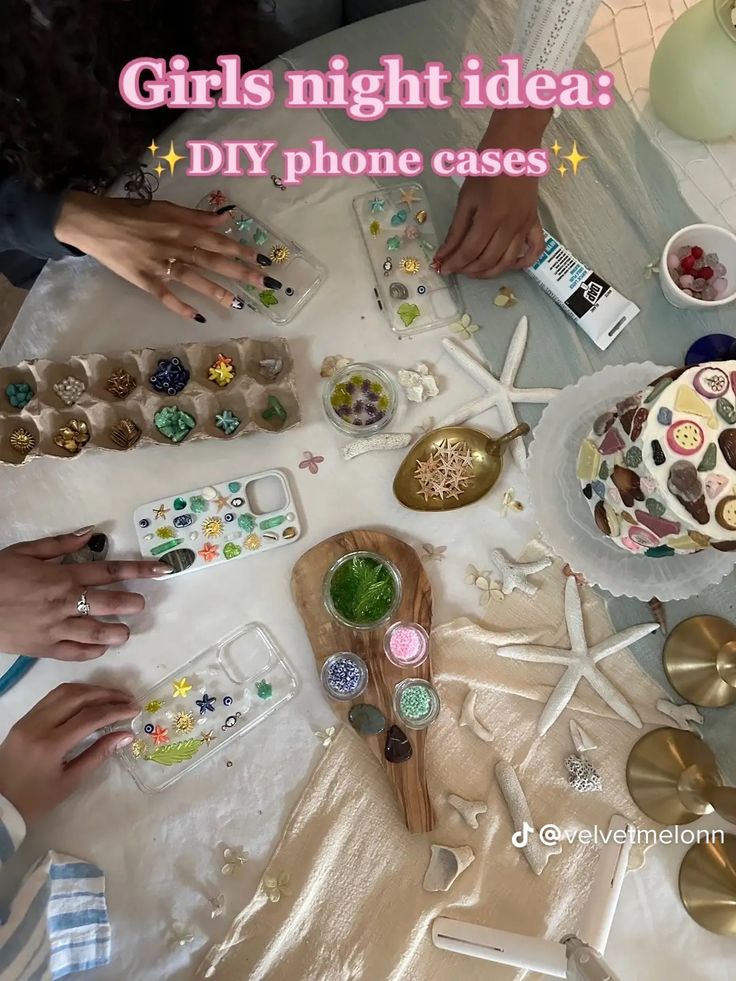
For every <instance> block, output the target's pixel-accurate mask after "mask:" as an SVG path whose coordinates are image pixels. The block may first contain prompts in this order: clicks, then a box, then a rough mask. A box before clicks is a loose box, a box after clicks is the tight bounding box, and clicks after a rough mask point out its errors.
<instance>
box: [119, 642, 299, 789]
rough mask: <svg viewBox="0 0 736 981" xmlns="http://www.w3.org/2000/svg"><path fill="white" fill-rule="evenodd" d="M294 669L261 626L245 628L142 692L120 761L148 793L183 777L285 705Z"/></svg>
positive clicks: (293, 689)
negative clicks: (139, 709)
mask: <svg viewBox="0 0 736 981" xmlns="http://www.w3.org/2000/svg"><path fill="white" fill-rule="evenodd" d="M298 689H299V680H298V678H297V676H296V674H295V672H294V669H293V668H292V667H291V665H290V664H289V663H288V662H287V660H286V658H285V657H284V656H283V654H282V653H281V652H280V651H279V649H278V648H277V647H276V644H275V643H274V641H273V640H272V638H271V637H270V636H269V634H268V633H267V632H266V630H265V629H264V628H263V627H262V626H260V625H259V624H257V623H249V624H246V625H245V626H243V627H239V628H237V629H236V630H234V631H233V632H232V633H230V634H228V635H227V636H226V637H223V638H222V639H221V640H219V641H218V642H217V643H216V644H214V645H213V646H212V647H208V648H207V649H206V650H204V651H201V652H200V653H199V654H197V655H195V656H194V657H193V658H191V660H189V661H187V662H186V664H183V665H182V666H181V667H179V668H177V669H176V670H175V671H172V672H171V674H169V675H167V676H166V677H165V678H164V679H163V680H162V681H160V682H158V684H156V685H154V686H153V687H152V688H149V689H148V691H147V692H145V693H144V694H143V695H141V697H140V699H139V704H140V705H141V709H142V711H141V713H140V714H139V715H137V716H136V717H135V719H133V721H132V724H131V725H132V729H133V733H134V735H135V737H136V738H135V741H134V742H133V743H131V745H130V746H126V747H125V749H124V750H123V751H122V753H121V754H120V759H121V762H122V763H123V765H124V766H125V768H126V769H127V770H128V772H129V773H130V775H131V776H132V777H133V779H134V780H135V782H136V783H137V784H138V786H139V787H140V789H141V790H144V791H147V792H150V793H153V792H156V791H158V790H164V789H165V788H166V787H170V786H171V784H173V783H175V782H176V781H177V780H178V779H179V778H180V777H182V776H184V774H186V773H189V772H190V771H191V770H193V769H194V768H195V767H197V766H199V765H200V763H202V762H203V761H204V760H208V759H209V758H210V757H211V756H212V755H213V754H215V753H217V752H219V751H220V750H221V749H222V748H223V747H225V746H227V745H229V744H230V743H232V742H233V741H234V740H235V739H237V738H238V737H239V736H242V735H243V734H244V733H246V732H249V731H250V730H251V729H253V728H255V727H256V726H257V725H259V724H260V723H261V722H262V721H263V720H264V719H266V718H268V716H269V715H272V714H273V713H274V712H277V711H278V710H279V709H280V708H282V707H283V706H284V705H286V703H287V702H289V701H290V700H291V699H292V698H293V697H294V695H296V693H297V691H298Z"/></svg>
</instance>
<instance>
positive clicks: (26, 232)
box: [0, 177, 83, 259]
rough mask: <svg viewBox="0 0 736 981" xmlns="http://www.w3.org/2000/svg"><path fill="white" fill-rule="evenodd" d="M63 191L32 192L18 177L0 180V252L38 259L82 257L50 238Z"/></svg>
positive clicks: (54, 238) (59, 208)
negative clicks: (15, 253)
mask: <svg viewBox="0 0 736 981" xmlns="http://www.w3.org/2000/svg"><path fill="white" fill-rule="evenodd" d="M62 197H63V192H60V193H58V194H48V193H47V192H45V191H35V190H34V189H33V188H31V187H28V185H26V184H24V183H23V181H22V180H21V179H20V178H19V177H3V178H0V252H7V251H16V252H24V253H25V254H26V255H31V256H36V257H37V258H39V259H64V258H65V257H66V256H68V255H83V253H82V252H80V251H79V250H78V249H74V248H72V247H71V246H68V245H64V244H63V243H62V242H59V241H58V240H57V238H56V237H55V235H54V226H55V225H56V219H57V218H58V215H59V211H60V210H61V204H62Z"/></svg>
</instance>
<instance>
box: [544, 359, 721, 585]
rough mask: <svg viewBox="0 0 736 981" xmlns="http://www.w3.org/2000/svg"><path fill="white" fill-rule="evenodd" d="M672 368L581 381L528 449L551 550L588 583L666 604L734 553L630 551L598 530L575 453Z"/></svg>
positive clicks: (620, 371)
mask: <svg viewBox="0 0 736 981" xmlns="http://www.w3.org/2000/svg"><path fill="white" fill-rule="evenodd" d="M670 370H671V366H669V367H663V366H661V365H656V364H653V363H652V362H651V361H645V362H643V363H637V364H624V365H609V366H608V367H606V368H603V369H602V370H601V371H598V372H596V373H595V374H594V375H587V376H585V377H584V378H581V379H580V381H578V382H577V384H575V385H570V386H568V387H567V388H565V389H563V390H562V391H561V392H560V394H559V395H558V396H556V398H554V399H553V400H552V401H551V402H550V403H549V405H548V406H547V407H546V409H545V410H544V414H543V415H542V418H541V420H540V421H539V424H538V425H537V426H536V428H535V430H534V440H533V442H532V444H531V447H530V449H529V470H528V472H529V487H530V494H531V498H532V502H533V505H534V510H535V514H536V518H537V522H538V524H539V527H540V529H541V530H542V534H543V535H544V538H545V539H546V541H547V542H548V543H549V545H550V546H551V548H552V549H553V550H554V552H556V553H557V555H559V556H560V557H561V558H564V560H565V561H566V562H569V563H570V566H571V567H572V568H573V569H574V570H575V572H578V573H580V575H582V576H584V577H585V578H586V579H587V580H588V582H589V583H591V584H593V585H595V586H600V587H601V589H605V590H607V591H608V592H609V593H612V594H613V595H614V596H631V597H633V598H634V599H640V600H643V601H644V602H646V601H648V600H650V599H651V598H652V597H653V596H656V597H658V598H659V599H660V600H662V602H667V601H669V600H677V599H687V598H688V597H690V596H695V595H697V594H698V593H701V592H702V591H703V590H704V589H706V588H707V587H708V586H714V585H716V583H719V582H720V581H721V580H722V579H723V578H724V576H726V575H728V573H729V572H731V570H732V569H733V568H734V566H736V552H719V551H717V550H716V549H713V548H706V549H703V551H702V552H696V553H695V554H693V555H673V556H669V557H668V558H662V559H653V558H646V557H645V556H641V555H633V554H632V553H630V552H626V551H624V550H623V549H622V548H619V547H618V546H617V545H615V544H614V543H613V542H612V541H611V540H610V539H608V538H606V537H605V536H604V535H603V534H601V532H600V531H599V530H598V528H597V526H596V524H595V521H594V519H593V515H592V514H591V511H590V508H589V506H588V502H587V501H586V500H585V498H584V497H583V494H582V491H581V489H580V481H579V479H578V476H577V458H578V451H579V449H580V443H581V442H582V440H583V439H584V438H585V437H586V436H587V435H588V433H589V432H590V429H591V427H592V425H593V421H594V420H595V418H596V416H598V415H599V414H600V413H601V412H603V411H604V410H605V409H608V408H609V407H610V406H611V405H613V404H614V403H615V402H617V401H620V400H621V399H622V398H624V397H625V396H627V395H632V394H633V393H634V392H638V391H641V389H643V388H645V387H646V386H647V385H648V384H649V383H650V382H652V381H653V380H654V379H655V378H658V377H659V376H660V375H662V374H664V373H665V372H666V371H670Z"/></svg>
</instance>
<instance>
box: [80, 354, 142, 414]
mask: <svg viewBox="0 0 736 981" xmlns="http://www.w3.org/2000/svg"><path fill="white" fill-rule="evenodd" d="M84 360H85V361H86V368H87V375H88V377H89V389H88V392H87V394H88V397H89V399H90V401H93V402H110V403H111V404H113V405H127V404H129V403H130V402H136V401H138V400H140V399H141V398H143V396H144V391H143V383H144V379H143V378H142V377H141V365H140V362H139V359H138V358H137V357H136V355H135V354H133V353H131V354H119V355H110V356H108V355H105V354H89V355H87V357H86V358H85V359H84ZM133 383H135V384H134V385H133ZM131 385H133V387H132V388H131Z"/></svg>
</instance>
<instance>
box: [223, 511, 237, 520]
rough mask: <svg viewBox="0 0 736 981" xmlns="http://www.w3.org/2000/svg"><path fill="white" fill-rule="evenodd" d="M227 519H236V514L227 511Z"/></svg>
mask: <svg viewBox="0 0 736 981" xmlns="http://www.w3.org/2000/svg"><path fill="white" fill-rule="evenodd" d="M225 521H235V515H234V514H233V513H232V511H228V512H227V514H226V515H225Z"/></svg>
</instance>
